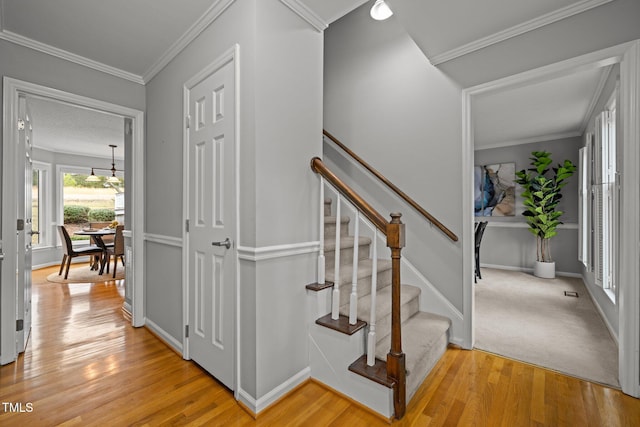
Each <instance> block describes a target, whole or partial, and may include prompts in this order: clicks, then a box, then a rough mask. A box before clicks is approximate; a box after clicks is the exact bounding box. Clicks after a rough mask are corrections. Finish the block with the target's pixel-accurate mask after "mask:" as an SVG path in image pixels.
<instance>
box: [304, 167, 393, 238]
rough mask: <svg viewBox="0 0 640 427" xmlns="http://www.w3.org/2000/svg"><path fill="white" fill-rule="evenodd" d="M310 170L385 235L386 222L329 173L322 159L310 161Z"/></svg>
mask: <svg viewBox="0 0 640 427" xmlns="http://www.w3.org/2000/svg"><path fill="white" fill-rule="evenodd" d="M311 170H312V171H314V172H315V173H317V174H320V175H322V176H323V177H324V179H326V180H327V181H329V182H330V183H331V184H333V186H334V187H335V188H336V189H337V190H338V191H340V192H341V193H342V195H344V196H345V197H346V198H347V199H349V201H350V202H351V203H353V204H354V205H355V206H356V207H357V208H358V209H359V210H360V211H361V212H362V213H363V214H364V215H365V216H366V217H367V219H369V221H371V222H372V223H373V225H375V226H376V228H377V229H378V230H380V231H382V232H383V233H384V234H385V235H386V234H387V224H388V221H387V220H386V219H384V217H383V216H382V215H380V213H378V211H376V210H375V209H374V208H372V207H371V205H370V204H369V203H367V202H366V200H364V199H363V198H362V197H360V195H359V194H358V193H356V192H355V191H354V190H353V189H352V188H351V187H349V186H348V185H347V184H345V183H344V182H343V181H342V180H341V179H340V178H338V177H337V176H336V175H335V174H334V173H333V172H331V171H330V170H329V169H328V168H327V166H326V165H325V164H324V162H323V161H322V159H320V158H319V157H314V158H313V159H311Z"/></svg>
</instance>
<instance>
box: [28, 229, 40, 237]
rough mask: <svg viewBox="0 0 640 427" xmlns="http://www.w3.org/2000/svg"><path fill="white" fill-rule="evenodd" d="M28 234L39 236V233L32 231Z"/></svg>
mask: <svg viewBox="0 0 640 427" xmlns="http://www.w3.org/2000/svg"><path fill="white" fill-rule="evenodd" d="M29 234H31V235H32V236H33V235H34V234H40V232H39V231H33V230H31V231H30V232H29Z"/></svg>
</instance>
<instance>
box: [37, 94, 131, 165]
mask: <svg viewBox="0 0 640 427" xmlns="http://www.w3.org/2000/svg"><path fill="white" fill-rule="evenodd" d="M27 105H28V107H29V112H30V114H31V117H32V120H33V136H32V138H33V145H34V147H36V148H42V149H45V150H49V151H54V152H57V153H70V154H77V155H84V156H91V157H104V158H109V159H111V148H110V147H109V145H110V144H113V145H117V147H116V148H115V149H114V156H115V158H116V159H119V160H122V159H124V118H122V117H120V116H114V115H111V114H107V113H103V112H98V111H94V110H90V109H87V108H80V107H76V106H72V105H69V104H64V103H61V102H55V101H50V100H46V99H41V98H33V97H31V98H28V101H27Z"/></svg>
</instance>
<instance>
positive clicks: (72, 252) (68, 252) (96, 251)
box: [58, 225, 104, 279]
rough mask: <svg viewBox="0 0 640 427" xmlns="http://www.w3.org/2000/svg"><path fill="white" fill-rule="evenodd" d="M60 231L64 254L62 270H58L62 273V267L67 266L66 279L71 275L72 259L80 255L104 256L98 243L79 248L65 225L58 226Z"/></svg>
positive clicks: (59, 273)
mask: <svg viewBox="0 0 640 427" xmlns="http://www.w3.org/2000/svg"><path fill="white" fill-rule="evenodd" d="M58 233H59V234H60V240H62V249H63V250H64V256H63V257H62V262H61V263H60V271H59V272H58V276H60V275H61V274H62V269H63V268H65V266H66V269H65V272H64V278H65V279H66V278H67V277H68V276H69V267H70V266H71V259H72V258H75V257H79V256H89V257H94V256H100V257H101V256H102V255H103V253H104V251H103V249H102V248H101V247H99V246H96V245H89V246H84V247H79V248H74V247H73V244H72V243H71V237H69V232H68V231H67V229H66V228H65V227H64V225H59V226H58Z"/></svg>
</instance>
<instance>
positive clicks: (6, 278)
mask: <svg viewBox="0 0 640 427" xmlns="http://www.w3.org/2000/svg"><path fill="white" fill-rule="evenodd" d="M2 96H3V98H2V101H3V103H2V108H3V118H2V120H3V121H2V124H3V126H2V141H3V143H2V216H1V218H2V227H1V230H2V240H1V241H0V245H1V246H0V253H3V254H4V256H3V260H2V262H1V263H0V265H1V269H0V279H1V280H0V304H1V309H0V364H2V365H4V364H7V363H11V362H13V361H15V360H16V358H17V356H18V353H17V351H16V350H17V347H18V346H17V343H18V334H17V332H16V319H18V315H19V310H18V305H19V304H18V298H22V293H20V294H19V293H18V287H17V280H16V272H17V271H18V262H17V259H16V258H17V257H16V253H17V250H18V249H17V248H18V241H17V238H16V224H17V219H18V217H17V213H18V204H22V203H24V201H23V200H22V196H23V195H24V193H23V192H22V191H16V189H17V188H21V187H19V186H18V181H20V182H22V181H21V180H18V178H17V176H18V175H17V174H18V172H19V173H20V174H22V173H24V168H22V167H21V166H19V165H21V164H23V162H22V161H21V159H22V157H21V156H20V155H19V152H18V148H17V147H18V144H17V143H16V141H18V128H17V123H18V116H19V115H18V112H19V99H20V97H23V96H26V97H27V98H28V97H30V96H35V97H43V98H48V99H52V100H56V101H60V102H65V103H69V104H73V105H77V106H80V107H85V108H90V109H94V110H98V111H103V112H106V113H110V114H115V115H119V116H122V117H129V118H131V119H132V123H133V139H132V150H131V152H132V156H131V157H132V158H131V165H132V170H131V171H128V173H127V175H126V177H127V181H128V182H129V183H130V184H129V186H128V191H130V192H131V193H132V195H131V200H132V201H133V203H132V206H131V208H130V211H131V218H132V224H131V225H130V227H131V230H132V248H133V250H132V253H133V262H131V263H130V265H136V268H135V270H134V271H133V273H132V275H131V277H133V282H134V283H133V295H132V299H133V301H132V305H133V313H132V324H133V326H142V325H144V322H145V318H144V262H143V261H144V244H143V239H144V233H143V230H144V180H143V177H144V156H143V150H144V145H143V142H144V113H143V112H142V111H140V110H135V109H132V108H128V107H124V106H121V105H116V104H112V103H109V102H106V101H100V100H97V99H93V98H88V97H85V96H81V95H76V94H73V93H69V92H64V91H61V90H58V89H53V88H49V87H46V86H41V85H37V84H34V83H29V82H25V81H21V80H17V79H13V78H10V77H6V76H5V77H3V95H2ZM7 141H13V142H14V143H12V144H10V143H7ZM17 168H18V169H20V170H19V171H17V170H16V169H17ZM22 185H23V184H20V186H22ZM18 196H20V200H19V198H18ZM128 209H129V208H128Z"/></svg>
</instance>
